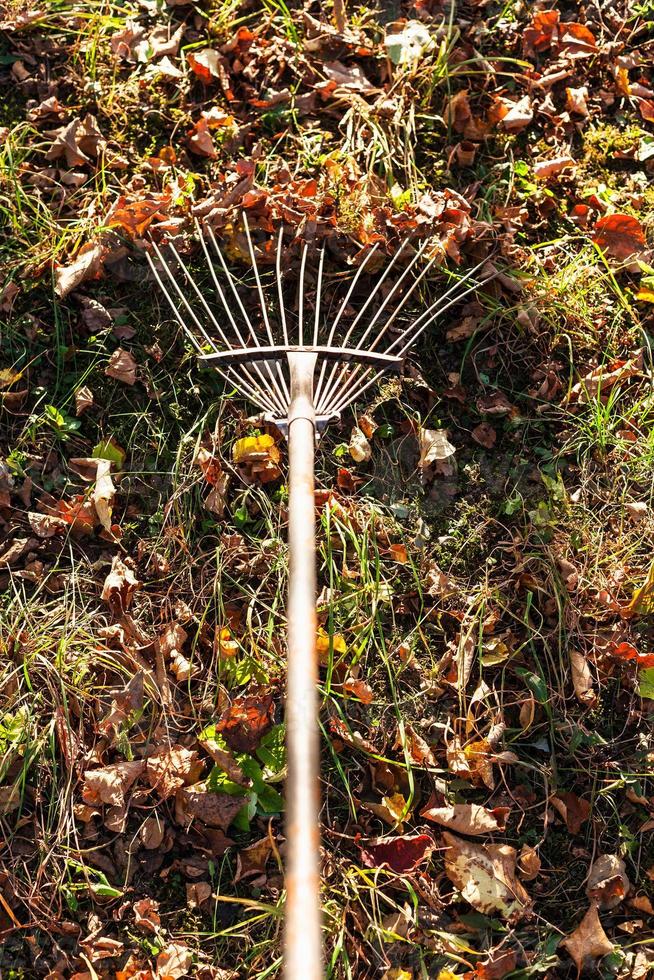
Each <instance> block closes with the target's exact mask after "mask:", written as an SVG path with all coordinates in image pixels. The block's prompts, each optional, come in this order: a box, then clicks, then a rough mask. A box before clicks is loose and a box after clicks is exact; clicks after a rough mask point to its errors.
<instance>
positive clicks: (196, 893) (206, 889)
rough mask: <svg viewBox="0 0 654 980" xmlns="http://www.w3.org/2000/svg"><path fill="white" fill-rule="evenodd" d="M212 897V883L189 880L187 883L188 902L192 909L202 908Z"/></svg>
mask: <svg viewBox="0 0 654 980" xmlns="http://www.w3.org/2000/svg"><path fill="white" fill-rule="evenodd" d="M234 881H236V878H234ZM210 898H211V885H210V884H209V882H208V881H192V882H191V881H189V882H187V883H186V904H187V905H188V907H189V908H190V909H198V908H200V906H201V905H203V904H204V903H205V902H206V901H208V900H209V899H210Z"/></svg>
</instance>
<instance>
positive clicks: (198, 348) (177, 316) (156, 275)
mask: <svg viewBox="0 0 654 980" xmlns="http://www.w3.org/2000/svg"><path fill="white" fill-rule="evenodd" d="M145 258H146V259H147V262H148V265H149V266H150V270H151V272H152V274H153V276H154V278H155V280H156V283H157V285H158V286H159V289H160V290H161V292H162V293H163V296H164V299H165V300H166V302H167V303H168V305H169V306H170V308H171V310H172V311H173V314H174V317H175V319H176V320H177V323H178V324H179V326H180V327H181V328H182V330H183V331H184V333H185V335H186V336H187V337H188V339H189V340H190V341H191V343H192V344H193V346H194V347H195V349H196V351H197V352H198V354H203V353H204V352H203V350H202V344H199V343H198V341H197V339H196V337H195V334H193V333H191V331H190V330H189V328H188V327H187V326H186V323H185V322H184V319H183V317H182V316H181V315H180V312H179V310H178V309H177V307H176V306H175V304H174V302H173V299H172V296H170V294H169V293H168V290H167V289H166V287H165V286H164V284H163V282H162V279H161V276H160V275H159V271H158V269H157V267H156V266H155V264H154V262H153V261H152V258H151V256H150V253H149V252H146V253H145ZM208 340H209V343H210V344H211V346H212V347H213V349H214V351H216V347H215V345H214V344H213V342H212V341H211V338H208Z"/></svg>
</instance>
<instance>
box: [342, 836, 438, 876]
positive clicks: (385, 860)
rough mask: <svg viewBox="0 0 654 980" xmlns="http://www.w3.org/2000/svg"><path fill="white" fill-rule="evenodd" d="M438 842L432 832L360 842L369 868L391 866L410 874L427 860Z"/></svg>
mask: <svg viewBox="0 0 654 980" xmlns="http://www.w3.org/2000/svg"><path fill="white" fill-rule="evenodd" d="M435 847H436V844H435V841H434V838H433V837H431V836H430V834H412V835H408V836H406V837H385V838H380V839H378V840H372V841H368V842H367V843H365V844H359V848H360V851H361V860H362V862H363V864H364V865H365V866H366V867H367V868H389V869H390V870H391V871H394V872H395V873H396V874H400V875H402V874H408V873H409V872H410V871H415V870H416V868H417V867H418V866H419V865H421V864H423V863H424V862H425V861H427V860H428V859H429V858H430V856H431V854H432V851H433V850H434V849H435Z"/></svg>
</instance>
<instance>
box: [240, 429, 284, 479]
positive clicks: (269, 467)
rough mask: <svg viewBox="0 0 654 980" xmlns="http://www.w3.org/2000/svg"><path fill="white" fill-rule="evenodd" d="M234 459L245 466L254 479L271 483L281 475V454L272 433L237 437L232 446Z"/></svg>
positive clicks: (249, 475) (248, 474) (246, 472)
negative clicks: (279, 464)
mask: <svg viewBox="0 0 654 980" xmlns="http://www.w3.org/2000/svg"><path fill="white" fill-rule="evenodd" d="M232 459H233V460H234V462H235V463H236V464H237V465H239V466H241V467H243V468H244V470H245V474H246V475H247V476H248V477H249V478H250V480H252V481H257V482H259V483H269V482H270V481H271V480H277V479H278V478H279V477H280V476H281V471H280V469H279V466H278V463H279V461H280V459H281V454H280V452H279V449H278V447H277V445H276V444H275V440H274V439H273V437H272V436H271V435H268V434H264V435H261V436H245V437H244V438H243V439H237V440H236V442H235V443H234V446H233V448H232Z"/></svg>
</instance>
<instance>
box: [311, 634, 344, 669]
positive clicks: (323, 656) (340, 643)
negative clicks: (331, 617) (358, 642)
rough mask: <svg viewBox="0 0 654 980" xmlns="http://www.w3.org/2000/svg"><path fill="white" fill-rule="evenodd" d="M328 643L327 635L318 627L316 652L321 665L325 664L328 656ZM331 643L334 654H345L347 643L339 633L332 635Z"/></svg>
mask: <svg viewBox="0 0 654 980" xmlns="http://www.w3.org/2000/svg"><path fill="white" fill-rule="evenodd" d="M329 641H330V637H329V634H328V633H326V632H325V630H324V629H322V628H321V627H319V628H318V633H317V635H316V650H317V651H318V659H319V660H320V661H321V663H322V662H326V660H327V657H328V656H329V646H330V642H329ZM331 642H332V648H333V650H334V653H340V654H344V653H347V643H346V642H345V640H344V638H343V637H342V636H341V634H340V633H334V634H333V636H332V637H331Z"/></svg>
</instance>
